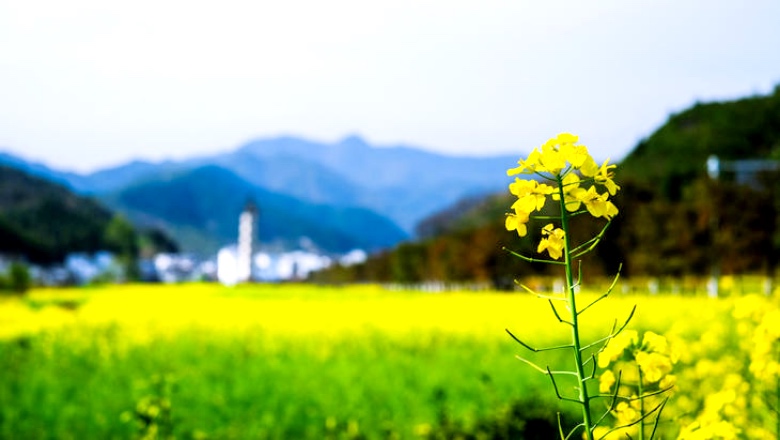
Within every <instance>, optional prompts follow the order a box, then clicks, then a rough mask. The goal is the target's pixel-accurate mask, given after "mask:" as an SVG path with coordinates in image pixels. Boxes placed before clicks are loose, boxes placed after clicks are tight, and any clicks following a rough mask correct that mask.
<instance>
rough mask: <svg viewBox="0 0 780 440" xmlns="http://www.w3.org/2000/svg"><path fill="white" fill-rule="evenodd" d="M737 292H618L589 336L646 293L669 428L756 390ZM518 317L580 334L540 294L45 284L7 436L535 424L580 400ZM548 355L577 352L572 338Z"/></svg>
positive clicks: (763, 416) (11, 313)
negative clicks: (559, 384)
mask: <svg viewBox="0 0 780 440" xmlns="http://www.w3.org/2000/svg"><path fill="white" fill-rule="evenodd" d="M583 296H584V297H588V295H586V294H583ZM739 301H740V299H739V298H731V299H721V300H713V299H708V298H705V297H683V296H675V295H654V296H649V295H635V294H632V295H616V296H614V297H611V298H609V299H608V300H606V301H603V302H601V303H599V305H598V306H596V307H594V308H593V309H592V310H591V311H589V312H588V315H585V316H586V318H585V321H584V326H585V329H586V331H585V334H586V336H587V337H588V338H597V337H599V336H601V335H603V334H605V333H606V332H607V331H608V330H609V328H610V325H611V323H612V321H613V320H614V319H624V318H625V316H626V315H627V314H628V312H629V310H630V309H631V307H632V306H633V305H634V304H637V305H638V312H637V314H636V317H635V319H634V321H633V322H632V325H631V327H632V328H637V329H646V330H653V331H656V332H659V333H665V334H667V335H668V336H669V337H670V340H673V341H676V343H677V345H678V346H679V347H680V348H681V350H680V352H681V360H680V362H679V363H678V365H677V367H676V369H678V370H680V371H679V372H676V374H677V375H678V376H679V378H680V379H679V380H678V386H677V391H676V394H675V397H674V398H673V399H674V400H675V401H676V402H678V403H670V405H669V409H668V410H667V412H666V413H665V415H668V417H667V419H668V422H667V423H666V424H665V425H664V426H663V427H662V429H663V430H664V432H665V433H666V434H665V435H666V436H667V437H669V438H673V436H674V435H675V433H676V432H677V431H678V430H679V427H680V426H682V425H684V424H686V423H688V422H690V421H691V420H693V419H694V418H695V417H696V415H697V414H698V413H699V412H701V411H702V410H703V409H704V407H705V400H706V396H707V395H708V393H709V392H717V391H718V390H722V389H723V383H724V382H723V381H725V380H726V379H727V376H728V374H729V373H730V369H737V371H736V374H738V375H740V376H741V377H744V378H745V381H746V382H748V383H749V384H750V386H752V387H753V388H752V389H753V390H755V391H756V392H755V393H754V394H758V391H757V390H758V384H757V382H756V381H752V382H751V381H749V380H748V377H747V375H748V372H747V367H746V366H745V365H744V362H746V360H745V357H747V360H748V361H749V358H750V354H749V353H747V352H745V350H748V349H749V348H746V346H745V344H743V342H744V341H743V340H742V339H740V337H739V331H750V330H751V329H752V327H750V328H742V329H740V328H738V327H739V325H742V324H740V322H742V321H739V320H738V319H736V318H734V315H733V313H732V312H733V311H734V310H735V309H736V308H738V307H739V306H738V302H739ZM755 301H757V304H759V306H757V307H758V308H759V309H760V308H761V307H765V308H766V307H768V306H766V305H765V303H766V304H773V302H772V301H770V300H768V299H764V298H759V299H756V300H755ZM743 324H744V323H743ZM745 325H748V324H745ZM754 327H755V326H754ZM505 328H509V329H511V330H512V332H513V333H515V334H517V335H518V336H522V337H523V338H524V339H526V340H528V341H529V342H531V343H534V344H538V345H540V346H541V345H546V344H556V343H560V342H563V341H565V340H566V338H567V336H568V335H567V333H566V328H565V327H563V326H561V325H560V324H557V321H556V320H555V318H554V317H553V316H552V314H551V313H550V310H549V306H548V305H547V303H546V302H544V301H542V300H539V299H537V298H535V297H533V296H531V295H528V294H504V293H490V292H479V293H471V292H462V293H459V292H452V293H438V294H430V293H419V292H389V291H385V290H383V289H381V288H380V287H377V286H350V287H342V288H335V287H317V286H309V285H250V286H240V287H236V288H226V287H222V286H218V285H208V284H192V285H172V286H142V285H137V286H133V285H130V286H110V287H99V288H85V289H72V290H36V291H33V292H31V293H29V294H28V295H27V296H25V297H22V298H15V297H14V298H2V299H0V369H2V372H3V373H2V375H0V437H1V438H9V439H11V438H13V439H16V438H24V439H38V438H41V439H43V438H51V439H71V438H72V439H89V438H96V439H103V438H142V437H145V438H168V437H175V438H215V439H223V438H235V439H244V438H274V439H293V438H296V439H297V438H313V439H316V438H371V439H374V438H378V439H382V438H402V439H405V438H456V434H461V435H462V437H461V438H506V436H508V435H509V434H511V433H515V434H517V433H525V434H524V435H525V436H526V438H533V437H531V435H532V426H531V425H532V424H533V423H537V426H541V425H540V424H541V423H542V422H540V421H538V420H536V419H539V418H546V419H548V420H550V421H552V420H554V419H555V411H563V412H564V413H565V414H567V415H570V414H573V415H576V414H577V408H573V407H570V406H566V405H562V404H560V403H559V402H558V401H557V399H556V398H555V396H554V394H553V392H552V389H551V387H550V383H549V381H548V379H547V378H546V377H544V376H543V375H541V374H538V373H536V372H535V371H533V370H532V369H531V368H530V367H528V366H527V365H525V364H523V363H522V362H520V361H518V360H517V359H516V358H515V355H516V354H520V353H522V354H524V355H527V354H528V353H526V352H524V351H523V349H522V347H520V346H519V345H518V344H516V343H515V342H514V341H512V339H511V338H510V337H509V336H508V335H507V334H506V333H505V332H504V329H505ZM724 353H728V355H725V356H724ZM534 359H536V360H537V362H539V363H540V364H542V365H547V364H549V365H553V366H555V365H562V366H567V367H568V366H569V365H568V362H569V360H568V357H566V356H565V355H564V354H563V353H558V354H553V355H549V356H547V357H546V358H540V357H538V356H535V357H534ZM704 361H707V362H709V363H710V364H711V365H709V366H706V365H703V364H702V362H704ZM718 371H720V373H718ZM721 379H722V380H721ZM747 406H749V407H751V410H750V411H752V412H746V413H745V414H744V416H745V423H747V422H748V420H749V421H750V423H751V424H752V425H755V426H759V427H760V426H764V425H766V426H771V423H773V420H774V419H773V417H772V414H771V411H769V410H768V409H766V408H764V407H760V406H759V405H758V404H757V403H756V402H752V405H747ZM524 423H525V424H526V426H525V428H524V427H523V426H522V425H523V424H524ZM523 429H525V431H523ZM534 429H537V432H542V431H539V429H541V428H534ZM480 432H481V433H482V435H483V437H478V436H477V435H478V433H480ZM744 432H745V433H747V432H748V431H744ZM746 435H747V434H746ZM502 436H503V437H502ZM540 438H550V437H549V432H548V435H547V436H543V437H540ZM665 438H666V437H665ZM744 438H749V437H744Z"/></svg>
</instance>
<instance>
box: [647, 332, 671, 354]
mask: <svg viewBox="0 0 780 440" xmlns="http://www.w3.org/2000/svg"><path fill="white" fill-rule="evenodd" d="M642 346H644V347H645V348H646V349H647V350H649V351H654V352H657V353H667V352H668V351H669V342H668V341H667V339H666V338H665V337H663V336H661V335H659V334H657V333H654V332H645V336H644V338H643V339H642Z"/></svg>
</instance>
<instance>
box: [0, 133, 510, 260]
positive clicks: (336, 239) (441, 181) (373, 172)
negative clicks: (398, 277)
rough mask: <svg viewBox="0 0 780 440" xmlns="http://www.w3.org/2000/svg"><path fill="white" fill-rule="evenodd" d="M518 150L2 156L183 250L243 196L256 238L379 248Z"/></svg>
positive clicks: (495, 171) (213, 234) (331, 148)
mask: <svg viewBox="0 0 780 440" xmlns="http://www.w3.org/2000/svg"><path fill="white" fill-rule="evenodd" d="M516 160H517V157H515V156H499V157H489V158H482V157H454V156H447V155H442V154H436V153H431V152H426V151H423V150H421V149H419V148H414V147H409V146H394V147H374V146H371V145H369V144H368V143H366V142H365V141H364V140H363V139H361V138H359V137H356V136H351V137H347V138H345V139H343V140H342V141H340V142H337V143H335V144H324V143H319V142H314V141H309V140H305V139H300V138H295V137H280V138H273V139H263V140H257V141H253V142H249V143H248V144H246V145H244V146H242V147H240V148H238V149H236V150H234V151H232V152H228V153H225V154H218V155H213V156H207V157H198V158H192V159H187V160H182V161H166V162H162V163H150V162H143V161H134V162H130V163H127V164H125V165H121V166H118V167H113V168H109V169H105V170H100V171H97V172H94V173H91V174H86V175H81V174H75V173H68V172H61V171H57V170H53V169H51V168H48V167H46V166H44V165H40V164H35V163H31V162H28V161H24V160H22V159H19V158H17V157H14V156H11V155H8V154H0V163H5V164H7V165H9V166H12V167H15V168H18V169H21V170H24V171H27V172H28V173H31V174H35V175H37V176H40V177H43V178H45V179H48V180H51V181H54V182H58V183H62V184H65V185H66V186H69V187H70V188H72V189H73V190H74V191H76V192H78V193H81V194H89V195H93V196H95V197H96V198H98V199H100V200H101V201H103V202H104V203H105V204H107V205H108V206H109V207H111V208H113V209H115V210H117V211H119V212H121V213H124V214H125V215H127V216H128V217H129V218H131V219H132V220H133V221H134V222H135V223H137V224H140V225H142V226H146V225H154V226H158V227H162V228H164V229H165V230H167V231H168V232H169V233H170V234H171V235H173V236H174V238H176V239H177V240H178V241H179V243H180V245H181V247H182V248H183V249H185V250H195V251H207V252H212V251H214V250H215V249H216V248H218V247H219V246H222V245H224V244H226V243H230V242H232V241H233V240H234V239H235V238H234V237H235V234H236V232H235V229H236V227H237V226H236V222H237V215H238V212H239V211H240V209H241V208H242V206H243V205H244V203H246V201H247V200H249V199H253V200H254V201H255V202H256V203H257V204H258V205H259V206H260V210H261V215H260V237H259V238H260V240H261V242H263V243H264V244H267V245H270V244H274V245H278V246H282V247H292V246H296V243H298V242H299V241H300V240H301V239H303V240H304V241H307V242H311V243H313V245H314V246H316V247H317V248H319V249H321V250H325V251H332V252H340V251H344V250H348V249H349V248H352V247H360V248H364V249H369V250H374V249H380V248H385V247H388V246H392V245H394V244H396V243H398V242H400V241H402V240H404V239H406V238H408V237H409V236H410V235H411V234H412V231H413V230H414V227H415V225H416V224H417V222H419V221H420V220H422V219H424V218H425V217H427V216H428V215H430V214H432V213H434V212H437V211H439V210H441V209H443V208H445V207H447V206H450V205H452V204H453V203H455V202H456V201H458V200H460V199H462V198H464V197H469V196H477V195H483V194H487V193H491V192H495V191H497V190H501V189H504V188H505V187H506V184H507V183H508V178H507V177H506V174H505V170H506V169H507V168H508V167H510V166H512V165H513V164H514V163H515V161H516Z"/></svg>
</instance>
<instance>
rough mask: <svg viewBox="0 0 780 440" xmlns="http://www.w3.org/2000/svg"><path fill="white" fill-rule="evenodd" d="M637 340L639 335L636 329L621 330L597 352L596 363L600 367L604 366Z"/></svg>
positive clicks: (621, 354)
mask: <svg viewBox="0 0 780 440" xmlns="http://www.w3.org/2000/svg"><path fill="white" fill-rule="evenodd" d="M637 341H639V335H638V334H637V332H636V330H623V331H622V332H620V333H619V334H618V335H617V336H615V337H614V338H612V339H610V340H609V343H607V346H606V347H604V350H603V351H602V352H601V354H599V357H598V365H599V367H600V368H606V367H608V366H609V364H610V363H611V362H614V361H616V360H617V359H618V358H619V357H621V356H623V352H624V351H625V350H626V349H627V348H629V347H630V346H632V345H634V344H636V343H637Z"/></svg>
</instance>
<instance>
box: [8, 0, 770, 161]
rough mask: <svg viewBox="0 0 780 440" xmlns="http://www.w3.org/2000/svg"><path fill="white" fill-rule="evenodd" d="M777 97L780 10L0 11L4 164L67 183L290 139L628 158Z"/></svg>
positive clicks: (156, 6) (54, 6)
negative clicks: (564, 150) (127, 166)
mask: <svg viewBox="0 0 780 440" xmlns="http://www.w3.org/2000/svg"><path fill="white" fill-rule="evenodd" d="M776 84H780V1H778V0H756V1H744V0H739V1H737V0H735V1H731V0H729V1H717V0H715V1H713V0H708V1H704V0H692V1H684V0H674V1H672V0H653V1H631V0H608V1H597V0H594V1H555V0H553V1H538V0H536V1H526V0H495V1H491V0H483V1H458V0H428V1H426V0H392V1H385V0H376V1H372V0H329V1H321V0H284V1H279V0H276V1H257V0H256V1H231V0H220V1H216V0H214V1H208V2H205V1H195V0H188V1H178V0H175V1H164V0H132V1H106V0H67V1H62V0H49V1H47V0H0V150H2V151H6V152H10V153H12V154H16V155H20V156H22V157H24V158H27V159H30V160H35V161H39V162H43V163H45V164H47V165H50V166H53V167H56V168H59V169H64V170H76V171H89V170H95V169H97V168H100V167H106V166H111V165H116V164H119V163H122V162H125V161H128V160H131V159H136V158H137V159H146V160H153V161H157V160H163V159H179V158H183V157H189V156H195V155H204V154H211V153H216V152H226V151H230V150H233V149H235V148H237V147H239V146H240V145H241V144H243V143H244V142H246V141H249V140H251V139H255V138H265V137H273V136H278V135H295V136H301V137H304V138H308V139H312V140H317V141H323V142H336V141H338V140H339V139H341V138H343V137H344V136H347V135H350V134H359V135H361V136H363V137H365V138H366V140H367V141H369V142H370V143H372V144H379V145H394V144H401V143H403V144H410V145H415V146H420V147H423V148H426V149H429V150H432V151H438V152H445V153H452V154H460V155H488V154H503V153H517V154H518V157H519V156H520V155H522V154H525V153H527V152H528V151H529V150H530V149H531V148H533V147H534V146H536V145H538V144H541V143H542V142H544V141H545V140H546V139H547V138H549V137H552V136H554V135H555V134H557V133H559V132H563V131H568V132H572V133H576V134H579V135H580V139H581V142H582V143H584V144H585V145H587V146H589V147H590V148H591V151H592V152H593V154H594V156H597V157H598V158H606V157H611V158H612V159H613V160H619V159H620V158H622V157H623V156H624V155H625V154H627V153H628V152H629V151H630V150H631V149H632V148H633V147H634V146H635V145H636V143H637V141H638V140H640V139H641V138H643V137H646V136H648V135H649V134H651V133H652V132H653V131H654V130H655V129H656V128H657V127H658V126H659V125H660V124H662V123H663V122H664V121H665V120H666V119H667V117H668V115H669V114H670V113H672V112H678V111H681V110H683V109H685V108H686V107H688V106H690V105H691V104H693V103H695V102H696V101H710V100H722V99H730V98H736V97H741V96H747V95H754V94H766V93H770V92H771V90H772V89H773V88H774V86H775V85H776Z"/></svg>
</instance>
